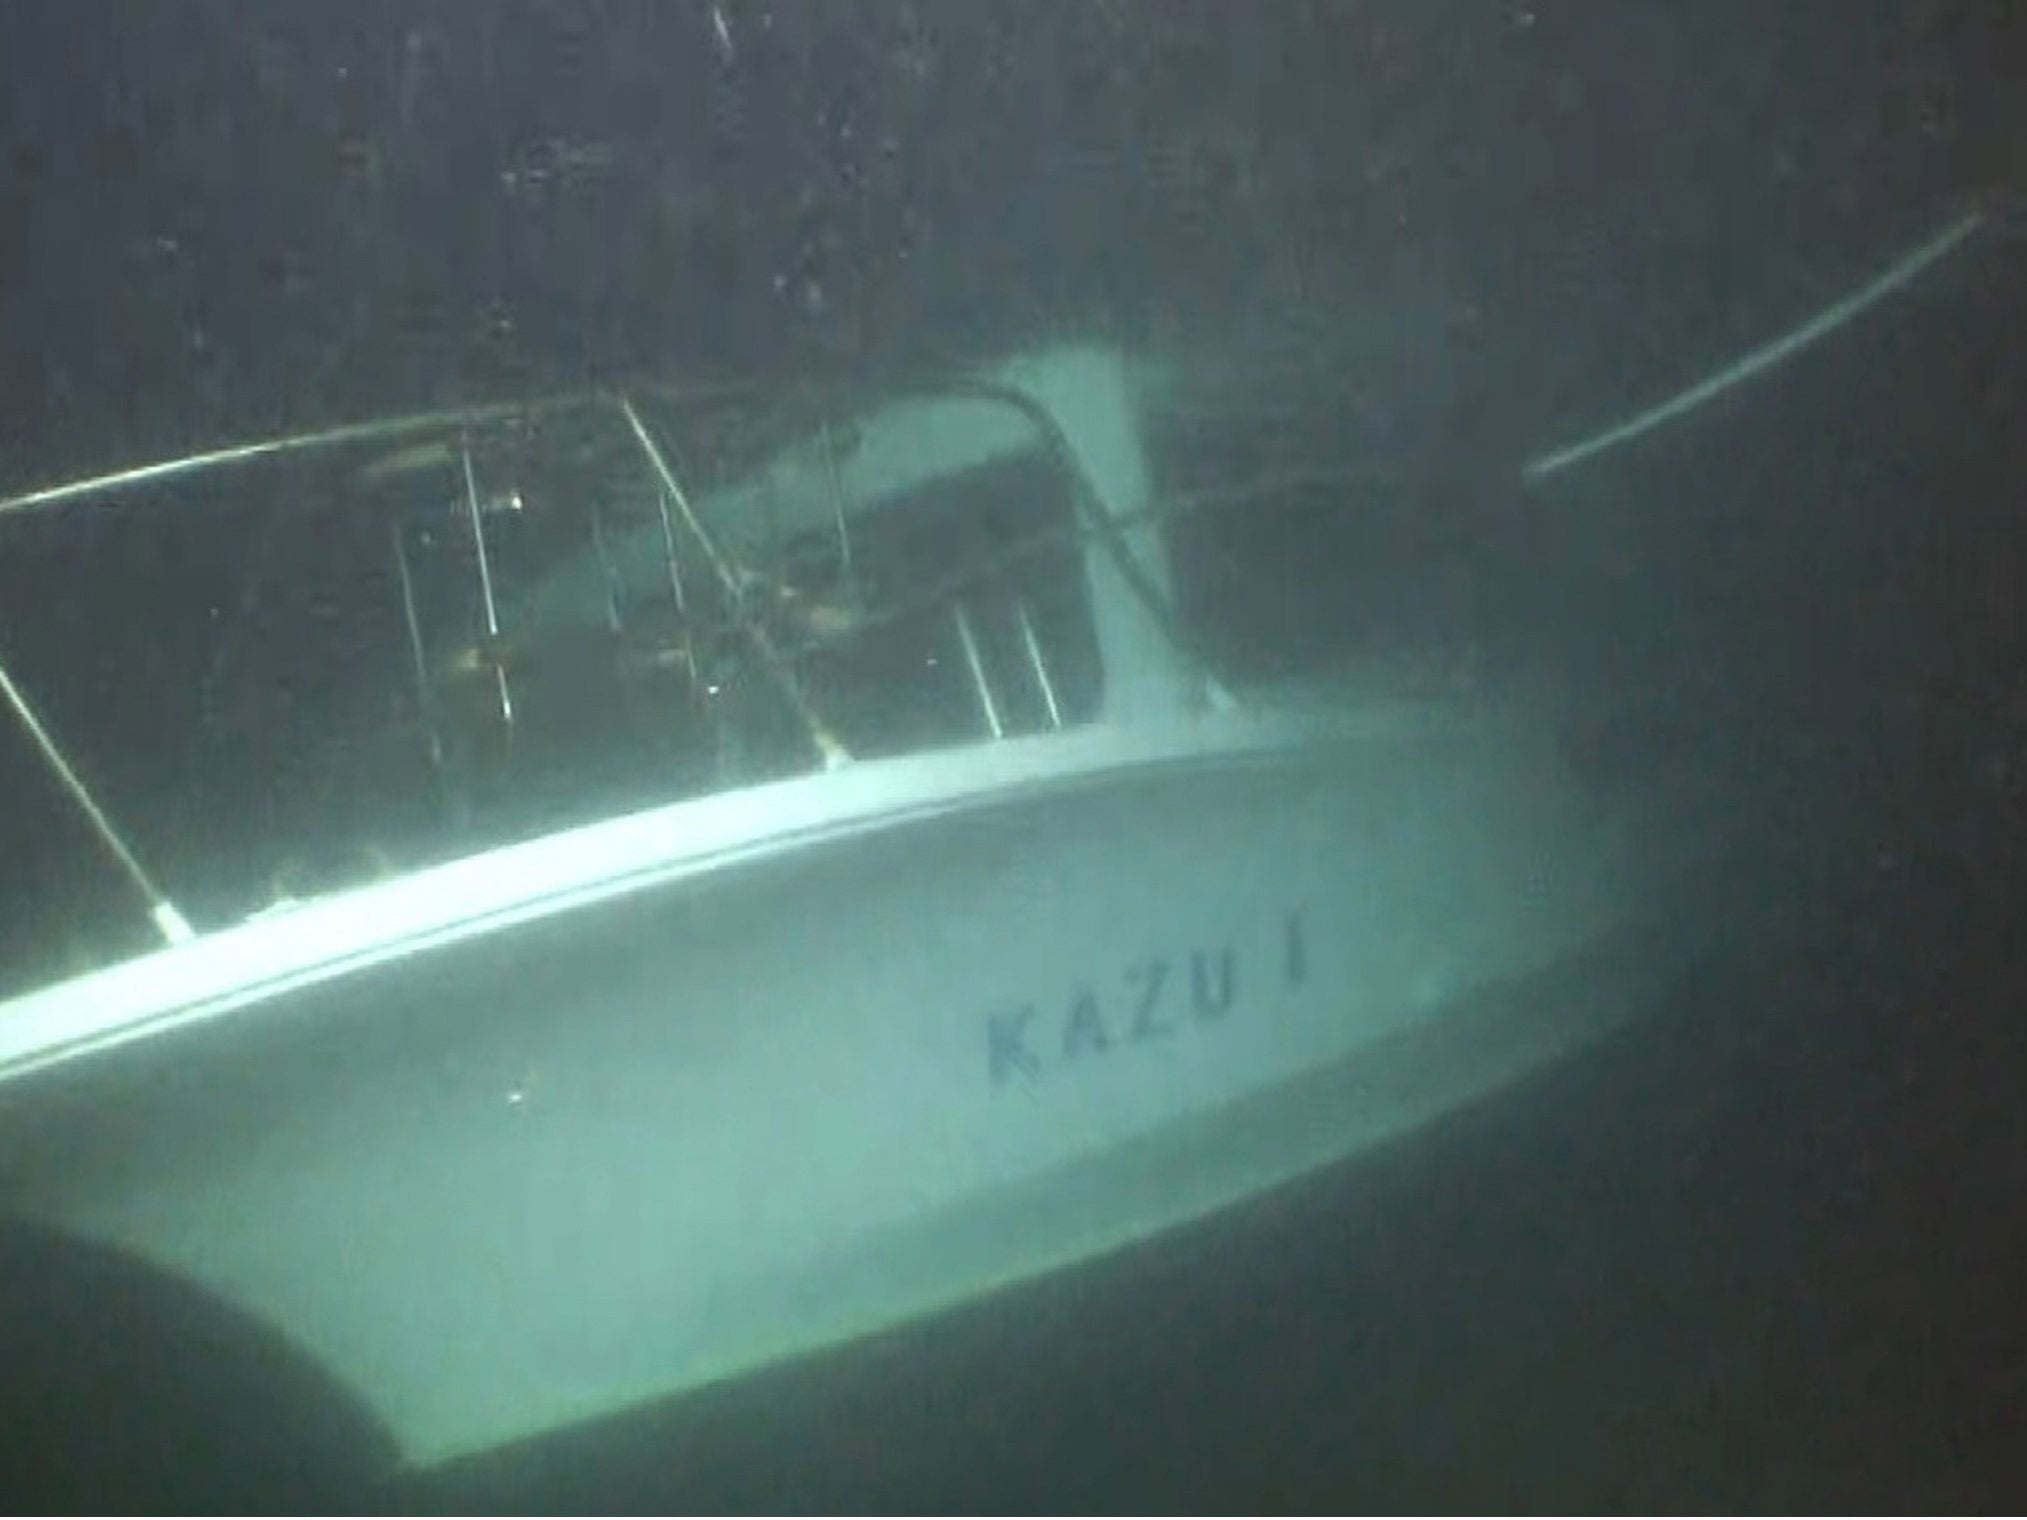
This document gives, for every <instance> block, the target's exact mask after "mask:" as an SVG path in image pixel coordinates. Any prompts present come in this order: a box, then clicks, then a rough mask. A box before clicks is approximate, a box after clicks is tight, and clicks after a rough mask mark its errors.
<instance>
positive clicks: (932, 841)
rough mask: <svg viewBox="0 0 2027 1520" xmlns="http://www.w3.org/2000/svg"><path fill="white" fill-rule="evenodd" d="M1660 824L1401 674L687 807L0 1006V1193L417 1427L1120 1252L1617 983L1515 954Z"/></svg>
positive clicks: (1609, 1021)
mask: <svg viewBox="0 0 2027 1520" xmlns="http://www.w3.org/2000/svg"><path fill="white" fill-rule="evenodd" d="M1644 826H1645V825H1644V824H1643V823H1642V822H1641V820H1638V819H1635V818H1633V817H1631V816H1630V815H1621V816H1609V815H1607V814H1605V813H1603V812H1600V811H1598V810H1596V809H1594V808H1593V807H1592V806H1591V805H1590V804H1589V803H1588V802H1587V801H1586V799H1585V798H1584V797H1583V796H1582V795H1580V794H1579V793H1578V792H1577V791H1576V790H1574V789H1573V788H1572V787H1571V786H1569V785H1568V783H1567V782H1566V780H1565V779H1564V777H1563V776H1562V775H1561V773H1560V772H1559V770H1558V769H1557V767H1556V765H1555V763H1554V761H1553V758H1552V755H1551V753H1550V752H1549V751H1548V750H1547V749H1546V748H1545V747H1544V746H1543V745H1541V744H1538V743H1532V742H1530V741H1529V740H1528V738H1527V736H1526V734H1525V732H1524V730H1522V729H1520V728H1516V727H1514V726H1512V725H1506V724H1500V723H1494V722H1491V721H1489V720H1466V719H1463V718H1460V717H1458V716H1455V715H1449V716H1446V715H1444V714H1442V713H1432V712H1429V711H1426V710H1420V709H1414V708H1407V707H1402V708H1394V709H1384V710H1375V711H1373V712H1370V713H1368V714H1366V715H1364V716H1361V717H1355V718H1354V717H1346V716H1339V717H1335V718H1323V717H1313V716H1312V717H1307V718H1304V717H1297V716H1293V715H1288V714H1282V715H1273V714H1266V715H1262V714H1258V713H1244V712H1239V713H1226V714H1208V715H1204V716H1201V717H1197V718H1193V719H1181V720H1177V721H1176V722H1175V723H1174V724H1173V725H1171V726H1169V727H1166V728H1163V727H1158V726H1156V727H1147V726H1142V727H1137V728H1135V729H1131V730H1126V729H1115V728H1110V727H1105V726H1099V727H1093V728H1090V729H1087V730H1083V731H1078V732H1067V733H1063V734H1059V735H1049V736H1042V737H1034V738H1028V739H1021V740H1010V741H1007V742H1003V743H999V744H993V745H984V746H978V747H973V748H967V749H959V750H952V751H944V752H940V753H935V754H928V755H921V756H916V757H911V758H908V759H903V760H896V761H890V762H873V763H865V764H861V765H857V766H854V767H851V768H848V769H847V770H845V771H843V772H839V773H836V774H832V775H827V776H812V777H808V778H803V779H799V780H793V781H788V782H784V783H781V784H778V785H775V786H771V787H766V788H761V789H756V790H750V791H746V792H741V793H733V794H728V795H725V796H721V797H718V798H714V799H709V800H706V801H702V802H693V803H688V804H683V805H678V806H675V807H671V808H667V809H663V810H660V811H658V812H654V813H649V814H643V815H639V816H636V817H633V818H629V819H621V820H616V821H614V822H611V823H607V824H601V825H597V826H594V827H592V828H589V829H585V830H579V831H575V832H573V833H571V834H569V835H563V836H557V837H554V838H551V839H547V840H540V841H536V842H534V843H532V844H528V845H523V846H518V847H515V848H512V849H508V850H503V851H499V852H496V853H494V854H492V855H489V856H485V857H480V858H478V859H475V860H470V861H466V862H461V863H458V864H455V865H451V866H447V867H442V868H439V869H436V870H433V871H430V872H427V873H423V874H421V875H418V876H415V877H411V878H407V879H404V880H400V881H395V882H391V883H386V884H383V885H381V886H379V887H375V888H369V889H365V890H362V891H359V892H355V893H351V894H347V895H344V896H340V897H336V898H332V899H327V900H325V901H323V902H319V903H314V904H310V905H308V906H305V907H303V908H301V909H298V910H296V911H294V912H292V913H290V914H288V915H285V916H282V917H277V918H273V919H269V920H266V921H263V922H257V923H253V924H249V925H246V926H243V927H241V928H238V929H234V930H229V931H226V932H223V933H220V934H215V935H211V936H208V937H205V938H202V939H200V940H198V941H196V942H195V943H193V944H190V945H186V946H183V947H180V948H177V949H174V950H168V951H164V952H161V953H160V954H158V955H155V956H151V957H148V958H146V959H143V960H141V961H138V962H134V963H130V964H129V965H126V966H123V967H119V968H115V969H114V970H111V971H108V972H102V973H98V974H96V975H94V976H91V977H87V978H84V979H81V980H79V981H77V982H73V983H70V984H67V985H65V986H62V987H58V988H55V989H51V990H49V991H47V992H43V993H39V994H34V995H31V996H29V997H27V998H24V999H20V1000H18V1001H17V1002H16V1003H15V1004H14V1005H12V1006H11V1007H10V1008H8V1009H5V1010H0V1011H4V1013H5V1017H4V1018H0V1030H4V1031H5V1032H6V1036H7V1040H8V1045H7V1061H8V1067H7V1070H8V1072H9V1075H8V1077H7V1080H6V1082H5V1085H4V1087H0V1126H4V1134H0V1153H4V1154H6V1155H7V1156H8V1157H9V1158H10V1161H9V1170H8V1176H7V1188H8V1191H9V1193H10V1195H11V1196H10V1197H9V1198H8V1199H7V1200H6V1202H7V1203H8V1205H9V1206H10V1207H11V1208H12V1209H13V1210H14V1211H15V1212H17V1213H23V1214H26V1215H27V1216H28V1217H30V1218H32V1219H34V1220H36V1221H38V1222H40V1223H43V1224H47V1225H51V1226H54V1227H56V1228H59V1229H61V1230H63V1231H65V1232H67V1233H70V1234H73V1235H77V1236H81V1237H84V1238H87V1239H90V1240H94V1241H98V1242H103V1243H107V1244H111V1245H115V1246H117V1247H120V1248H122V1249H124V1250H127V1251H129V1252H132V1253H134V1254H136V1255H138V1256H139V1257H141V1258H143V1259H145V1260H147V1261H148V1262H151V1263H153V1264H155V1265H156V1266H158V1267H160V1268H162V1269H164V1270H166V1271H168V1272H171V1273H173V1274H175V1275H177V1276H179V1277H181V1278H184V1279H186V1280H190V1281H194V1282H196V1283H198V1284H201V1285H203V1286H204V1287H205V1288H207V1289H209V1290H210V1291H211V1292H213V1293H215V1294H216V1295H218V1296H219V1297H220V1298H222V1299H223V1300H225V1301H226V1302H228V1303H229V1304H231V1305H232V1306H234V1307H235V1308H236V1309H238V1310H240V1311H242V1312H244V1313H245V1314H247V1315H249V1316H250V1317H252V1318H253V1319H255V1320H257V1321H259V1322H261V1323H263V1324H265V1325H267V1326H269V1327H271V1328H273V1329H276V1330H279V1331H280V1332H282V1333H283V1334H284V1335H286V1336H287V1337H289V1338H290V1339H291V1340H293V1341H294V1342H295V1343H296V1344H297V1345H298V1346H299V1347H301V1348H302V1349H303V1350H305V1351H307V1352H308V1353H309V1354H310V1355H311V1356H313V1357H314V1358H315V1359H316V1360H317V1361H318V1362H319V1363H321V1364H322V1366H323V1367H324V1368H325V1369H326V1370H327V1371H328V1372H329V1373H331V1374H332V1375H333V1376H334V1377H335V1378H336V1379H337V1380H338V1381H339V1382H341V1383H342V1384H344V1385H346V1386H347V1387H349V1388H350V1389H351V1390H352V1391H353V1392H354V1393H356V1394H357V1395H359V1396H360V1397H361V1398H362V1399H363V1400H364V1402H365V1403H366V1404H367V1405H369V1406H370V1407H371V1408H372V1409H373V1410H374V1412H375V1413H376V1415H377V1416H378V1417H379V1418H380V1419H381V1420H382V1421H383V1422H384V1423H385V1425H386V1427H387V1429H388V1430H389V1431H390V1432H391V1433H392V1434H393V1436H394V1438H395V1440H396V1441H397V1443H398V1444H399V1446H400V1448H401V1450H402V1451H403V1453H404V1454H405V1456H406V1458H407V1459H408V1460H409V1461H411V1462H413V1463H420V1464H427V1463H433V1462H437V1461H441V1460H445V1459H448V1458H451V1457H454V1456H457V1455H459V1454H462V1453H466V1452H471V1451H475V1450H481V1449H485V1448H488V1447H492V1446H495V1445H497V1444H499V1443H502V1442H505V1441H509V1440H512V1439H515V1438H517V1437H522V1436H525V1435H529V1434H532V1433H535V1432H537V1431H540V1430H544V1429H548V1428H553V1427H555V1426H557V1425H559V1424H563V1423H568V1422H571V1421H574V1420H580V1419H586V1418H591V1417H595V1416H597V1415H599V1414H601V1413H604V1412H607V1411H610V1410H614V1409H617V1408H622V1407H626V1406H628V1405H630V1404H633V1403H636V1402H638V1401H641V1400H645V1399H648V1398H651V1397H654V1396H656V1395H660V1394H666V1393H670V1392H674V1391H678V1390H680V1389H682V1388H685V1387H690V1386H694V1385H697V1384H700V1383H703V1382H706V1381H710V1380H713V1379H717V1378H721V1377H724V1376H727V1375H730V1374H733V1373H736V1372H738V1371H740V1370H742V1369H747V1368H752V1367H756V1366H759V1365H762V1364H765V1363H767V1362H769V1361H771V1360H774V1359H776V1358H779V1357H781V1356H784V1355H789V1354H793V1353H795V1352H798V1351H802V1350H806V1349H809V1348H813V1347H816V1346H820V1345H824V1344H827V1343H832V1342H835V1341H839V1340H842V1339H846V1338H849V1337H851V1336H852V1335H854V1334H857V1333H860V1332H863V1331H866V1330H869V1329H871V1328H874V1327H876V1326H879V1325H882V1324H889V1323H893V1322H896V1321H898V1320H901V1319H904V1318H907V1317H910V1316H912V1315H915V1314H919V1313H921V1312H924V1311H926V1310H929V1309H931V1308H934V1307H936V1306H938V1305H944V1304H949V1303H954V1302H957V1301H960V1300H962V1299H964V1298H967V1297H970V1296H973V1295H975V1294H977V1293H979V1292H981V1291H984V1290H986V1289H988V1288H990V1287H991V1286H993V1285H995V1284H999V1283H1004V1282H1007V1281H1011V1280H1013V1279H1016V1278H1019V1277H1021V1276H1023V1275H1026V1274H1029V1273H1032V1272H1035V1271H1039V1270H1043V1269H1046V1268H1048V1267H1051V1266H1055V1265H1059V1264H1062V1263H1066V1262H1069V1261H1073V1260H1076V1259H1078V1258H1080V1257H1084V1256H1088V1255H1089V1254H1091V1253H1094V1252H1098V1251H1102V1250H1104V1249H1106V1248H1108V1247H1111V1246H1114V1245H1117V1244H1120V1243H1123V1242H1125V1241H1128V1240H1132V1239H1134V1238H1137V1237H1141V1236H1143V1235H1145V1234H1146V1233H1148V1232H1150V1231H1153V1230H1157V1229H1160V1228H1163V1227H1165V1226H1169V1225H1173V1224H1175V1223H1178V1222H1180V1221H1183V1220H1186V1219H1188V1218H1191V1217H1193V1216H1196V1215H1200V1214H1202V1213H1203V1212H1205V1211H1207V1210H1209V1209H1211V1208H1214V1207H1216V1206H1218V1205H1220V1204H1222V1203H1226V1202H1229V1201H1231V1200H1233V1199H1236V1198H1239V1197H1242V1196H1245V1195H1248V1194H1250V1193H1253V1192H1256V1191H1258V1190H1259V1189H1261V1188H1263V1187H1266V1186H1269V1185H1272V1184H1274V1183H1276V1182H1277V1181H1280V1180H1282V1179H1285V1178H1287V1177H1290V1176H1292V1175H1295V1174H1297V1173H1299V1172H1301V1171H1303V1170H1304V1169H1307V1168H1310V1167H1313V1166H1315V1165H1318V1164H1320V1163H1323V1162H1325V1161H1328V1160H1331V1159H1333V1158H1336V1157H1339V1156H1342V1155H1345V1154H1348V1153H1351V1152H1353V1151H1355V1150H1357V1149H1358V1148H1360V1147H1361V1146H1363V1145H1367V1144H1370V1143H1372V1142H1374V1141H1376V1140H1378V1139H1380V1138H1382V1137H1384V1136H1386V1135H1388V1134H1391V1133H1396V1132H1398V1131H1400V1130H1402V1129H1404V1128H1407V1127H1409V1126H1411V1125H1413V1124H1415V1123H1417V1122H1420V1121H1423V1120H1426V1119H1428V1118H1430V1117H1433V1116H1435V1115H1438V1114H1440V1113H1442V1112H1444V1111H1446V1110H1448V1109H1452V1108H1454V1107H1456V1106H1457V1105H1459V1104H1461V1103H1464V1102H1466V1101H1469V1100H1471V1099H1472V1098H1474V1097H1477V1096H1479V1095H1481V1094H1483V1093H1485V1092H1487V1091H1489V1090H1491V1089H1492V1088H1494V1087H1496V1086H1498V1085H1500V1084H1502V1083H1505V1082H1508V1081H1511V1080H1513V1079H1515V1078H1517V1077H1519V1076H1522V1075H1524V1074H1525V1073H1526V1072H1528V1071H1530V1070H1532V1069H1534V1068H1535V1067H1537V1066H1539V1065H1540V1064H1542V1063H1544V1062H1546V1061H1549V1060H1551V1059H1553V1058H1555V1057H1557V1056H1559V1055H1562V1054H1565V1053H1567V1052H1568V1051H1570V1050H1572V1049H1573V1048H1575V1047H1577V1046H1580V1045H1581V1044H1582V1043H1583V1042H1584V1041H1586V1040H1587V1039H1589V1038H1591V1037H1593V1036H1595V1035H1596V1034H1598V1033H1600V1032H1602V1031H1603V1030H1605V1029H1607V1028H1609V1027H1611V1025H1613V1024H1614V1023H1615V1022H1617V1021H1618V1020H1620V1019H1622V1018H1624V1017H1626V1016H1627V1015H1628V1014H1630V1013H1632V1012H1634V1011H1636V1008H1637V1003H1638V994H1637V988H1636V986H1635V982H1636V981H1637V978H1638V976H1639V975H1640V974H1641V973H1642V969H1643V968H1642V967H1640V966H1639V965H1638V964H1635V963H1633V962H1626V963H1624V964H1620V965H1617V966H1616V967H1614V966H1611V965H1608V964H1607V960H1608V959H1609V957H1607V960H1600V961H1598V972H1599V975H1598V976H1596V977H1590V978H1579V980H1578V982H1577V983H1572V984H1569V985H1562V986H1561V987H1560V990H1558V992H1557V993H1556V995H1555V996H1553V997H1550V998H1541V997H1531V996H1528V995H1527V991H1526V989H1527V988H1528V987H1530V986H1531V985H1534V984H1535V983H1537V982H1540V981H1541V980H1542V979H1544V978H1556V977H1564V978H1565V980H1567V974H1568V971H1569V968H1571V967H1576V966H1582V965H1584V964H1586V957H1595V956H1596V955H1597V953H1598V951H1599V947H1601V946H1606V945H1609V944H1610V943H1611V942H1612V940H1613V938H1614V936H1615V935H1617V934H1619V933H1620V932H1621V931H1623V930H1625V929H1627V928H1628V927H1629V926H1630V925H1632V924H1633V923H1634V922H1636V921H1637V919H1638V917H1639V915H1640V913H1641V912H1642V908H1643V904H1645V903H1647V902H1648V901H1649V900H1650V895H1649V893H1648V892H1647V887H1648V885H1649V878H1652V877H1653V876H1654V875H1655V873H1656V870H1657V869H1658V864H1657V862H1656V861H1655V860H1653V859H1650V858H1647V857H1645V856H1643V853H1642V852H1643V850H1645V849H1646V848H1647V846H1646V845H1645V844H1644V843H1643V842H1642V839H1643V836H1642V834H1641V830H1642V828H1643V827H1644ZM1629 978H1630V979H1629ZM1571 986H1578V987H1579V988H1580V989H1582V988H1588V990H1587V991H1580V994H1579V995H1573V994H1572V992H1571V990H1570V987H1571Z"/></svg>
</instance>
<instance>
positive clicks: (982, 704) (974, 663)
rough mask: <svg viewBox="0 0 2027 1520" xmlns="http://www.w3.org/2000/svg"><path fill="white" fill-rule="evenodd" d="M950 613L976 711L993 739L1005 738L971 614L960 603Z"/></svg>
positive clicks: (954, 603) (953, 603)
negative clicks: (973, 696)
mask: <svg viewBox="0 0 2027 1520" xmlns="http://www.w3.org/2000/svg"><path fill="white" fill-rule="evenodd" d="M950 611H951V613H952V615H953V616H954V617H955V619H956V622H957V642H958V643H960V644H962V645H963V646H964V664H965V668H966V669H968V670H969V671H970V672H971V689H972V690H973V691H974V692H976V693H977V694H978V709H979V711H980V712H981V713H983V714H984V715H985V726H986V729H987V731H988V732H990V733H991V734H992V736H993V738H995V739H1004V738H1005V737H1006V724H1005V723H1004V722H1003V721H1001V719H1000V715H999V703H997V702H995V701H994V700H993V697H992V683H991V682H990V681H988V680H986V678H985V661H984V660H983V659H981V658H980V657H979V653H978V636H977V635H976V634H975V633H973V632H972V629H971V613H970V612H969V611H967V610H966V608H965V605H964V603H963V602H962V601H956V602H952V603H951V604H950Z"/></svg>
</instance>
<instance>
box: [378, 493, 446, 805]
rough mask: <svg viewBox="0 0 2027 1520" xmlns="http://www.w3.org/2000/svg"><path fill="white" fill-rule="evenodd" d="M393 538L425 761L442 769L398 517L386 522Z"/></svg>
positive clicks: (439, 735)
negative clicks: (426, 753)
mask: <svg viewBox="0 0 2027 1520" xmlns="http://www.w3.org/2000/svg"><path fill="white" fill-rule="evenodd" d="M390 526H391V527H392V528H393V530H394V531H393V534H392V537H393V539H394V570H395V573H396V574H397V575H398V576H399V577H400V578H401V614H402V617H403V619H404V620H405V621H406V622H407V624H408V652H409V655H410V656H411V657H412V658H413V660H414V662H415V701H416V707H417V709H418V711H420V713H421V714H422V728H423V732H424V733H425V734H427V735H428V736H429V763H430V765H431V766H432V767H433V768H434V769H436V770H442V769H443V734H442V732H441V731H440V730H439V729H438V728H437V723H436V701H435V698H434V696H433V695H432V693H431V690H430V685H429V658H428V656H427V655H425V654H424V653H423V649H422V619H421V618H420V617H418V616H417V615H416V611H415V580H414V578H413V577H412V576H411V575H410V574H409V573H408V545H407V544H406V543H405V542H404V541H403V538H402V533H401V520H400V519H399V518H396V519H395V521H394V522H393V523H392V524H390Z"/></svg>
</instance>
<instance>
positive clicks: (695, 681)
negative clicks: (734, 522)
mask: <svg viewBox="0 0 2027 1520" xmlns="http://www.w3.org/2000/svg"><path fill="white" fill-rule="evenodd" d="M655 511H656V513H657V515H658V516H659V517H660V519H661V525H662V563H663V564H664V565H665V566H666V567H667V568H668V572H669V596H670V598H671V600H672V601H673V602H674V604H675V609H676V623H677V625H678V626H679V627H680V628H681V629H682V631H683V668H684V669H685V670H687V671H689V673H690V697H691V700H692V701H694V700H696V697H697V694H698V693H699V692H700V691H701V690H702V689H703V684H702V680H701V678H700V677H699V675H698V673H697V641H696V639H695V637H694V636H693V630H692V629H691V627H690V601H689V598H688V597H687V596H685V595H684V594H683V567H682V562H681V561H680V560H678V559H677V558H676V522H675V519H674V518H673V517H671V516H670V515H669V493H668V491H667V489H666V488H664V487H662V486H656V487H655Z"/></svg>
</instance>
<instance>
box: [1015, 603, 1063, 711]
mask: <svg viewBox="0 0 2027 1520" xmlns="http://www.w3.org/2000/svg"><path fill="white" fill-rule="evenodd" d="M1014 616H1015V617H1017V618H1018V619H1019V620H1020V628H1021V647H1022V648H1023V649H1025V650H1026V651H1027V653H1028V669H1030V670H1032V671H1033V672H1034V673H1035V685H1037V686H1039V687H1040V688H1041V690H1042V705H1043V706H1044V707H1046V708H1048V710H1049V727H1051V728H1061V727H1062V726H1063V710H1062V708H1061V707H1059V706H1057V705H1056V683H1055V682H1054V681H1052V680H1050V679H1049V667H1048V665H1047V663H1046V662H1044V661H1043V659H1042V645H1041V640H1039V639H1037V638H1036V637H1035V625H1034V620H1033V619H1032V618H1030V617H1029V616H1028V599H1027V598H1026V597H1024V596H1020V597H1015V598H1014Z"/></svg>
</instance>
